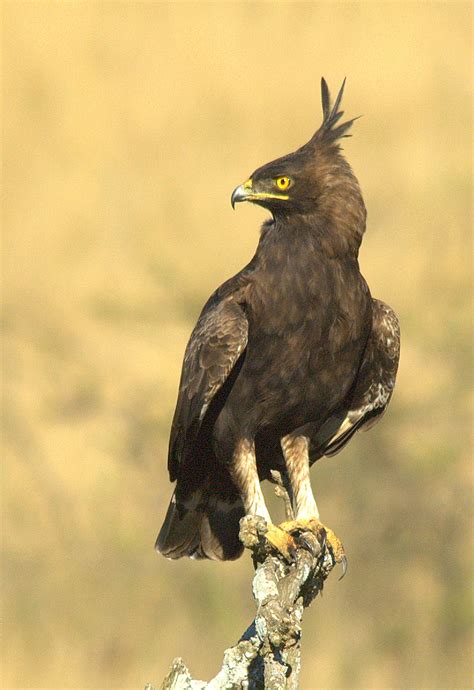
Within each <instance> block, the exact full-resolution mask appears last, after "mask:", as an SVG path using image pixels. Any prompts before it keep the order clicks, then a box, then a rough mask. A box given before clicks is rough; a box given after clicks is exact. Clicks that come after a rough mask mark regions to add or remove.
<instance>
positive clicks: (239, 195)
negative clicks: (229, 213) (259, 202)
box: [230, 184, 248, 208]
mask: <svg viewBox="0 0 474 690" xmlns="http://www.w3.org/2000/svg"><path fill="white" fill-rule="evenodd" d="M247 196H248V189H245V187H244V185H243V184H241V185H239V186H238V187H236V188H235V189H234V191H233V192H232V196H231V197H230V203H231V204H232V208H235V204H236V203H237V202H238V201H245V200H246V199H247Z"/></svg>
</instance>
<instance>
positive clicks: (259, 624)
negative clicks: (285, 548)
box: [147, 487, 335, 690]
mask: <svg viewBox="0 0 474 690" xmlns="http://www.w3.org/2000/svg"><path fill="white" fill-rule="evenodd" d="M280 489H281V487H280ZM266 533H267V525H266V523H265V521H264V520H263V519H262V518H259V517H250V516H247V517H244V518H243V519H242V520H241V522H240V539H241V541H242V543H243V544H244V546H245V547H246V548H247V549H249V551H251V553H252V558H253V562H254V565H255V575H254V578H253V586H252V590H253V596H254V599H255V602H256V605H257V613H256V616H255V619H254V621H253V622H252V624H251V625H250V626H249V628H248V629H247V630H246V631H245V633H244V634H243V635H242V637H241V638H240V640H239V641H238V643H237V644H236V645H235V646H233V647H230V648H229V649H227V650H226V651H225V652H224V660H223V663H222V668H221V670H220V671H219V673H218V674H217V675H216V676H215V677H214V678H213V679H212V680H211V681H209V682H208V683H206V682H204V681H199V680H194V679H193V678H192V677H191V674H190V673H189V671H188V669H187V667H186V665H185V664H184V662H183V660H182V659H180V658H178V659H175V660H174V662H173V664H172V667H171V669H170V671H169V673H168V675H167V677H166V678H165V680H164V681H163V683H162V685H161V690H203V689H204V688H206V689H207V690H233V689H235V690H237V689H240V688H242V689H245V690H296V689H297V688H298V681H299V674H300V669H301V635H302V620H303V611H304V609H305V608H306V607H308V606H309V605H310V604H311V603H312V601H313V600H314V598H315V597H316V596H317V595H318V594H319V592H321V591H322V589H323V585H324V581H325V580H326V578H327V577H328V575H329V573H330V572H331V570H332V569H333V567H334V565H335V559H334V557H333V556H332V555H331V553H330V551H329V550H328V549H326V546H325V544H324V540H323V543H322V544H321V543H320V542H319V541H318V539H317V538H316V536H315V535H314V534H312V533H311V532H309V533H307V534H305V544H304V545H303V544H301V543H298V544H296V546H295V549H294V553H293V554H292V558H291V559H288V558H286V557H285V556H283V555H282V554H281V553H280V552H279V551H277V550H276V549H275V548H274V547H273V546H272V545H271V544H270V543H269V541H268V540H267V539H266V536H265V535H266ZM147 687H148V688H149V689H150V690H152V688H151V686H147Z"/></svg>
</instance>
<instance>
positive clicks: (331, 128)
mask: <svg viewBox="0 0 474 690" xmlns="http://www.w3.org/2000/svg"><path fill="white" fill-rule="evenodd" d="M345 85H346V79H345V78H344V81H343V82H342V85H341V88H340V89H339V93H338V94H337V98H336V100H335V101H334V105H333V106H332V108H331V95H330V93H329V88H328V85H327V82H326V80H325V79H324V77H322V78H321V102H322V106H323V122H322V124H321V127H320V128H319V129H318V131H317V132H316V134H315V135H314V136H313V138H312V140H311V141H312V142H316V141H320V142H321V141H323V142H325V143H328V144H332V143H334V142H335V141H337V139H340V138H341V137H349V136H350V134H346V132H347V130H348V129H349V128H350V127H351V125H352V124H353V122H355V120H357V119H358V118H357V117H354V118H353V119H352V120H348V121H347V122H343V123H342V124H341V125H339V126H338V127H336V125H337V123H338V122H339V120H340V119H341V117H342V116H343V115H344V111H343V110H339V106H340V105H341V101H342V96H343V94H344V87H345Z"/></svg>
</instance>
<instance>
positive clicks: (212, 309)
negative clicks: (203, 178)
mask: <svg viewBox="0 0 474 690" xmlns="http://www.w3.org/2000/svg"><path fill="white" fill-rule="evenodd" d="M344 83H345V80H344V82H343V84H342V87H341V89H340V91H339V93H338V96H337V98H336V100H335V102H334V103H333V104H331V98H330V94H329V89H328V86H327V84H326V81H325V80H324V79H322V80H321V92H322V109H323V121H322V124H321V126H320V127H319V129H318V130H317V131H316V133H315V134H314V135H313V136H312V138H311V139H310V140H309V141H308V143H306V144H305V145H304V146H302V147H301V148H299V149H298V150H297V151H295V152H293V153H290V154H289V155H286V156H283V157H281V158H278V159H277V160H274V161H272V162H271V163H267V164H266V165H264V166H262V167H260V168H258V169H257V170H255V172H254V173H253V174H252V175H251V176H250V177H249V179H248V180H247V181H246V182H244V183H243V184H242V185H240V186H239V187H237V188H236V189H235V190H234V192H233V194H232V199H231V201H232V206H234V205H235V204H236V203H237V202H243V201H248V202H251V203H254V204H259V205H260V206H263V207H264V208H265V209H267V210H268V211H269V212H270V214H271V218H270V219H268V220H267V221H265V222H264V223H263V226H262V230H261V236H260V241H259V243H258V247H257V250H256V253H255V256H254V257H253V259H252V260H251V261H250V263H249V264H248V265H247V266H246V267H245V268H243V269H242V270H241V271H240V272H239V273H237V275H235V276H234V277H233V278H230V279H229V280H227V281H226V282H225V283H223V284H222V285H221V286H220V287H219V288H217V290H216V291H215V292H214V293H213V294H212V295H211V297H210V298H209V299H208V301H207V302H206V304H205V306H204V308H203V310H202V312H201V315H200V316H199V319H198V321H197V324H196V326H195V328H194V330H193V332H192V334H191V337H190V340H189V342H188V345H187V348H186V352H185V355H184V362H183V367H182V374H181V381H180V385H179V393H178V401H177V405H176V411H175V414H174V418H173V423H172V428H171V437H170V443H169V459H168V468H169V473H170V479H171V481H176V486H175V489H174V493H173V495H172V498H171V502H170V505H169V508H168V512H167V514H166V517H165V520H164V523H163V526H162V528H161V531H160V533H159V536H158V539H157V541H156V549H157V550H158V551H159V552H160V553H162V554H163V555H164V556H166V557H168V558H180V557H182V556H189V557H191V558H209V559H214V560H229V559H235V558H237V557H238V556H239V555H240V554H241V553H242V544H241V543H240V541H239V536H238V535H239V521H240V519H241V518H242V517H243V516H244V515H258V516H261V517H262V518H264V519H265V520H266V521H267V523H268V526H269V530H270V528H271V526H272V523H271V518H270V515H269V513H268V510H267V507H266V505H265V500H264V497H263V493H262V490H261V486H260V482H261V481H262V480H264V479H272V471H278V472H280V473H281V476H282V477H283V480H284V483H285V485H286V486H287V487H288V490H289V493H290V496H291V500H292V502H293V508H294V514H295V520H294V524H292V523H291V522H290V523H288V524H289V525H290V527H288V525H287V534H288V533H289V534H290V536H291V534H292V531H293V532H294V533H295V534H296V532H297V531H298V530H300V531H301V530H302V529H303V528H304V527H305V526H307V527H308V529H311V528H312V529H313V531H314V527H315V525H319V526H320V525H321V524H322V523H320V522H319V513H318V508H317V506H316V501H315V499H314V496H313V492H312V489H311V484H310V466H311V465H312V464H313V463H314V462H315V461H316V460H318V458H321V457H322V456H331V455H335V454H336V453H338V452H339V451H340V450H341V449H342V448H343V447H344V446H345V445H346V444H347V442H348V441H349V440H350V439H351V438H352V436H353V435H354V433H355V432H356V431H358V430H366V429H369V428H371V427H372V426H373V424H374V423H375V422H376V421H378V420H379V419H380V418H381V417H382V415H383V413H384V412H385V409H386V407H387V405H388V403H389V401H390V398H391V396H392V392H393V388H394V384H395V377H396V373H397V367H398V358H399V347H400V333H399V324H398V319H397V316H396V315H395V313H394V311H393V310H392V309H391V308H390V307H389V306H388V305H387V304H384V303H383V302H381V301H379V300H378V299H373V298H372V297H371V294H370V291H369V288H368V286H367V283H366V281H365V280H364V278H363V277H362V275H361V273H360V271H359V263H358V252H359V247H360V244H361V240H362V236H363V234H364V231H365V226H366V209H365V205H364V201H363V198H362V193H361V190H360V187H359V184H358V181H357V179H356V177H355V175H354V173H353V172H352V169H351V167H350V165H349V164H348V163H347V161H346V160H345V158H344V157H343V155H342V153H341V148H340V140H341V138H342V137H345V136H348V134H347V131H348V130H349V128H350V127H351V125H352V123H353V122H354V119H353V120H349V121H346V122H343V123H341V118H342V115H343V112H342V111H341V110H340V105H341V100H342V95H343V90H344ZM273 527H274V528H275V529H279V528H276V527H275V526H273ZM283 529H285V528H283ZM269 534H271V530H270V531H269ZM326 534H327V539H328V543H329V547H330V548H332V549H333V552H334V554H335V556H336V560H341V557H342V556H341V554H342V553H343V550H342V545H341V543H340V542H339V540H338V539H337V537H335V535H334V534H333V533H332V531H330V530H327V532H326Z"/></svg>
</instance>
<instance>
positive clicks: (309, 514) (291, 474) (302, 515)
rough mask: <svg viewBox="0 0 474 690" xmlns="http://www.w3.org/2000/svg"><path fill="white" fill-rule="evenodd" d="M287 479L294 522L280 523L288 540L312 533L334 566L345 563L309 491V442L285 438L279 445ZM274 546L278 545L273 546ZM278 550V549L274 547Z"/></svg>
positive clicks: (339, 547)
mask: <svg viewBox="0 0 474 690" xmlns="http://www.w3.org/2000/svg"><path fill="white" fill-rule="evenodd" d="M281 446H282V450H283V455H284V456H285V463H286V468H287V472H288V479H289V482H290V485H291V488H292V491H293V496H294V511H295V519H294V520H287V521H286V522H283V523H281V525H280V528H281V529H282V530H284V531H285V532H286V533H287V534H288V538H289V539H292V540H294V539H295V537H296V541H298V535H304V532H306V531H310V532H313V533H314V534H315V535H316V537H317V538H318V541H319V542H320V543H325V544H326V545H327V546H328V547H329V550H330V551H331V552H332V556H333V557H334V560H335V561H336V562H340V561H342V562H344V561H345V555H344V548H343V546H342V543H341V542H340V540H339V539H338V538H337V537H336V535H335V534H334V532H333V531H332V530H331V529H329V528H328V527H325V526H324V525H323V524H322V522H320V520H319V511H318V506H317V505H316V501H315V499H314V495H313V491H312V489H311V481H310V475H309V451H308V438H307V437H306V436H285V437H284V438H283V439H282V441H281ZM275 546H277V544H275ZM277 548H278V546H277Z"/></svg>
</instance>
